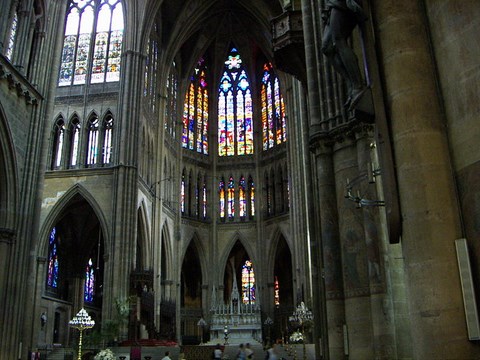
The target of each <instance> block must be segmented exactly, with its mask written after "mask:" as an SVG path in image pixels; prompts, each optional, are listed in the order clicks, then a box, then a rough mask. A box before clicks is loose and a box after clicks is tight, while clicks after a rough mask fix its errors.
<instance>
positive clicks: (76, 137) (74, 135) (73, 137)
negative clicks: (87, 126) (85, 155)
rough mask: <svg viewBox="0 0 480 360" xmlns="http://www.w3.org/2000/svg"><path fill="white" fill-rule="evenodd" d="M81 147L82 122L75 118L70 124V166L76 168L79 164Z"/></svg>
mask: <svg viewBox="0 0 480 360" xmlns="http://www.w3.org/2000/svg"><path fill="white" fill-rule="evenodd" d="M79 146H80V121H79V120H78V119H77V118H73V119H72V121H71V123H70V152H69V160H70V166H72V167H75V166H77V163H78V149H79Z"/></svg>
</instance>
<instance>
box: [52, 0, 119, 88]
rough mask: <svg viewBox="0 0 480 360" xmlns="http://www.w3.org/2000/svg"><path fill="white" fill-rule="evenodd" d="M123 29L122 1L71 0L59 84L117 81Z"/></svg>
mask: <svg viewBox="0 0 480 360" xmlns="http://www.w3.org/2000/svg"><path fill="white" fill-rule="evenodd" d="M123 28H124V24H123V7H122V2H121V0H71V1H70V3H69V8H68V13H67V21H66V24H65V33H64V39H63V50H62V59H61V65H60V75H59V80H58V85H59V86H68V85H81V84H85V83H86V82H87V76H90V82H91V83H101V82H109V81H118V80H119V79H120V58H121V54H122V39H123Z"/></svg>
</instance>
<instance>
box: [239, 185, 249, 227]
mask: <svg viewBox="0 0 480 360" xmlns="http://www.w3.org/2000/svg"><path fill="white" fill-rule="evenodd" d="M238 212H239V216H240V218H241V219H244V218H245V216H246V214H247V198H246V186H245V177H244V176H241V177H240V181H239V182H238Z"/></svg>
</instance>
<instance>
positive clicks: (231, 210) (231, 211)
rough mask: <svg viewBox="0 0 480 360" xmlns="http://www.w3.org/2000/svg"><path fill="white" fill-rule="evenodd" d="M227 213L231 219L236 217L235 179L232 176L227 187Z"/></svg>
mask: <svg viewBox="0 0 480 360" xmlns="http://www.w3.org/2000/svg"><path fill="white" fill-rule="evenodd" d="M227 215H228V218H229V219H230V220H233V218H234V217H235V181H234V180H233V177H232V176H230V179H229V180H228V188H227Z"/></svg>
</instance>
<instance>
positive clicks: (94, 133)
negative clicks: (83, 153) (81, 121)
mask: <svg viewBox="0 0 480 360" xmlns="http://www.w3.org/2000/svg"><path fill="white" fill-rule="evenodd" d="M97 152H98V117H97V116H94V117H92V118H91V119H90V120H89V121H88V139H87V165H95V164H96V163H97Z"/></svg>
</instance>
